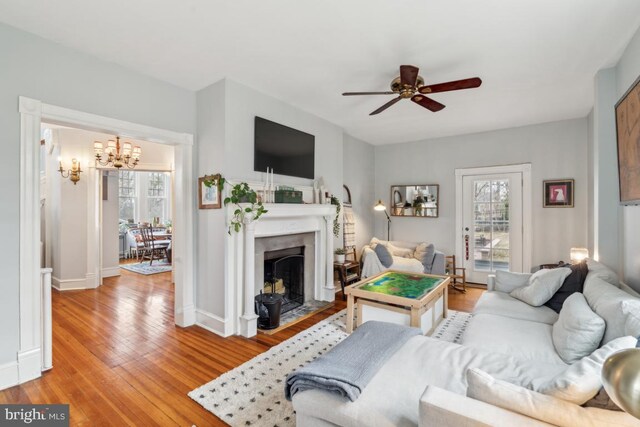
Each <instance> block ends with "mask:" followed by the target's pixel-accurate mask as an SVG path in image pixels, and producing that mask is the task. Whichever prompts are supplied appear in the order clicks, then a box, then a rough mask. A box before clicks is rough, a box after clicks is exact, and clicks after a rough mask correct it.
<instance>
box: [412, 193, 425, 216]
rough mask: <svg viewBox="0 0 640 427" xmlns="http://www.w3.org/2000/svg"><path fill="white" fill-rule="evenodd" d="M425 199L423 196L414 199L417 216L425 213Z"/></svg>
mask: <svg viewBox="0 0 640 427" xmlns="http://www.w3.org/2000/svg"><path fill="white" fill-rule="evenodd" d="M424 203H425V202H424V199H423V198H422V196H418V197H416V198H415V199H414V200H413V214H414V215H415V216H422V215H423V208H424Z"/></svg>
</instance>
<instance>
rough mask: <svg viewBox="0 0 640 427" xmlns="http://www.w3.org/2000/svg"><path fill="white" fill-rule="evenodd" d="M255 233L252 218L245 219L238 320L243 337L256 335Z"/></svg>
mask: <svg viewBox="0 0 640 427" xmlns="http://www.w3.org/2000/svg"><path fill="white" fill-rule="evenodd" d="M255 232H256V223H255V221H254V220H253V218H245V219H244V221H243V227H242V234H243V237H244V263H243V264H244V266H243V267H244V274H243V275H244V287H243V294H244V295H243V302H244V304H243V314H242V316H241V318H240V324H241V325H240V329H241V331H240V333H241V334H242V336H244V337H253V336H255V335H256V334H257V333H258V315H257V314H256V313H255V309H254V294H255V267H256V266H255V252H256V250H255V245H256V242H255V238H256V236H255Z"/></svg>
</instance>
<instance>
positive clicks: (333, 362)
mask: <svg viewBox="0 0 640 427" xmlns="http://www.w3.org/2000/svg"><path fill="white" fill-rule="evenodd" d="M421 333H422V331H421V330H420V329H418V328H408V327H406V326H401V325H395V324H393V323H385V322H376V321H370V322H366V323H364V324H363V325H362V326H360V327H359V328H358V329H356V331H355V332H354V333H353V334H351V335H350V336H348V337H347V338H346V339H345V340H344V341H342V342H341V343H339V344H338V345H336V346H335V347H334V348H333V349H332V350H330V351H328V352H327V353H325V354H324V355H322V356H320V357H318V358H317V359H316V360H314V361H313V362H311V363H309V364H308V365H306V366H304V367H302V368H300V369H298V370H297V371H294V372H292V373H290V374H289V375H288V376H287V381H286V383H285V389H284V394H285V397H286V398H287V400H291V398H292V397H293V395H294V394H296V393H298V392H300V391H305V390H310V389H319V390H326V391H328V392H329V393H335V394H338V395H340V396H343V397H347V398H348V399H349V400H350V401H352V402H353V401H355V400H356V399H357V398H358V397H359V396H360V393H362V390H363V389H364V388H365V387H366V385H367V384H369V381H371V378H373V376H374V375H375V374H376V373H377V372H378V370H379V369H380V368H381V367H382V365H383V364H384V363H385V362H386V361H387V359H389V357H391V356H392V355H393V354H394V353H395V352H396V351H397V350H398V349H399V348H400V347H401V346H402V345H403V344H404V343H405V342H406V341H407V340H408V339H409V338H411V337H413V336H416V335H420V334H421Z"/></svg>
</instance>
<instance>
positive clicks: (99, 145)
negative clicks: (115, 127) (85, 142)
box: [93, 141, 102, 154]
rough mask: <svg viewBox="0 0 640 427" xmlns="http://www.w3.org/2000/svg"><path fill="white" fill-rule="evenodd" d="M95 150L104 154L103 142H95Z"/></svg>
mask: <svg viewBox="0 0 640 427" xmlns="http://www.w3.org/2000/svg"><path fill="white" fill-rule="evenodd" d="M93 150H94V151H95V152H96V154H102V142H100V141H95V142H94V143H93Z"/></svg>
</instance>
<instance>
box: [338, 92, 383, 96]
mask: <svg viewBox="0 0 640 427" xmlns="http://www.w3.org/2000/svg"><path fill="white" fill-rule="evenodd" d="M393 94H395V92H392V91H388V92H344V93H343V94H342V96H353V95H393Z"/></svg>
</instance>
